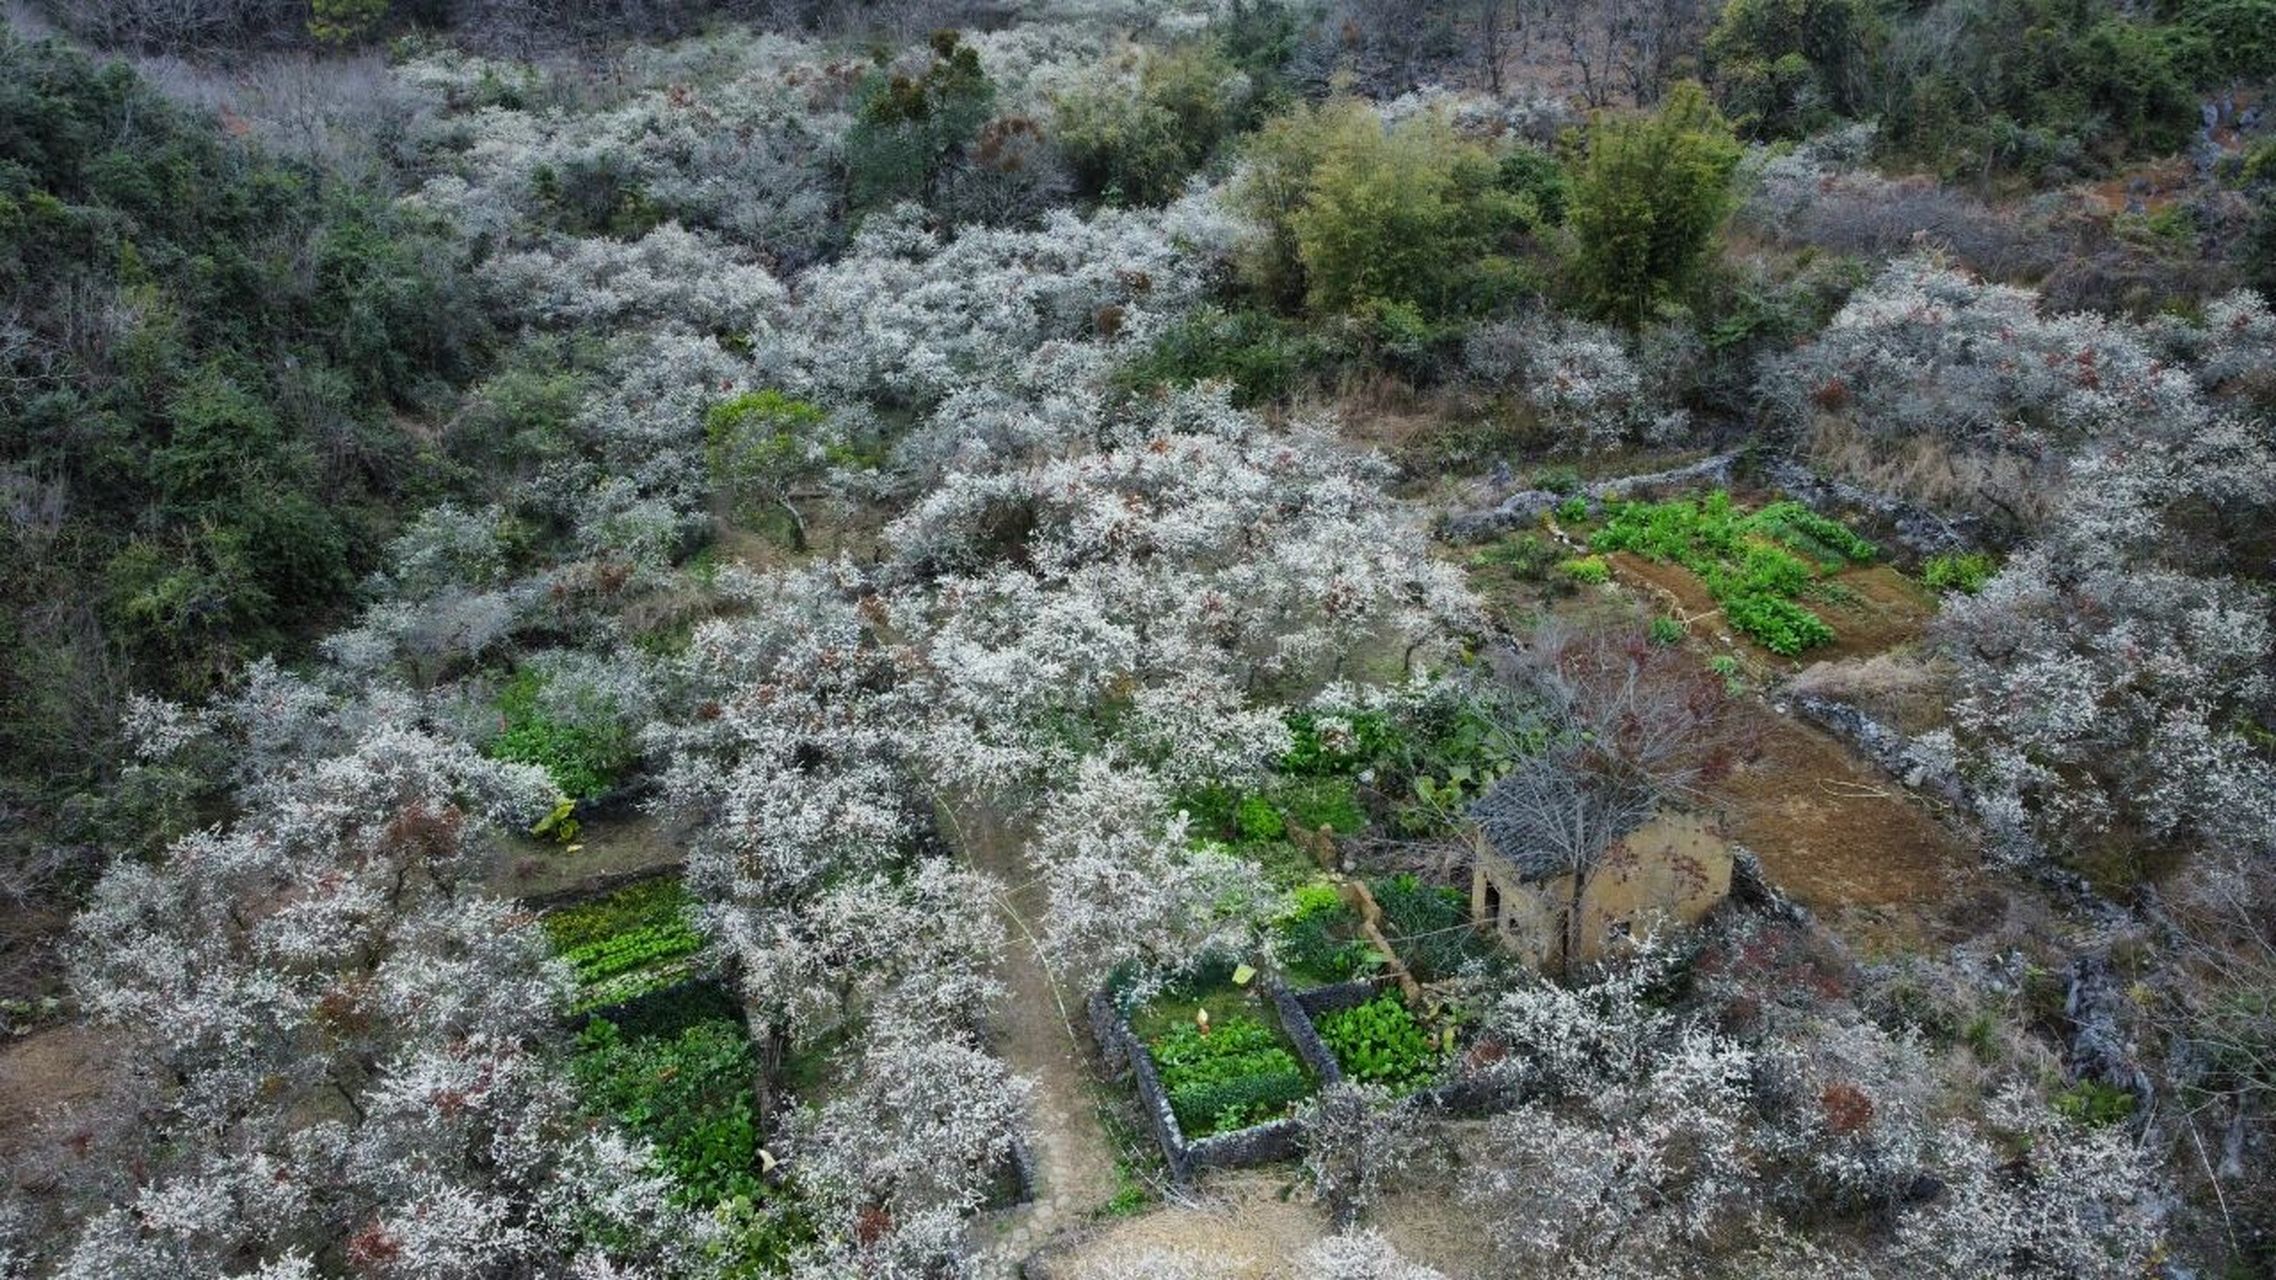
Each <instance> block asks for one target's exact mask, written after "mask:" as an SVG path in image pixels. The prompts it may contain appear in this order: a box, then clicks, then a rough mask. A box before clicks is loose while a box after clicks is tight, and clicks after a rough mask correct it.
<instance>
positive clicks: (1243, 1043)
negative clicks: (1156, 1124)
mask: <svg viewBox="0 0 2276 1280" xmlns="http://www.w3.org/2000/svg"><path fill="white" fill-rule="evenodd" d="M1147 1048H1148V1049H1149V1050H1150V1051H1151V1052H1152V1054H1153V1056H1154V1065H1155V1066H1156V1067H1157V1068H1159V1069H1160V1071H1161V1075H1162V1089H1163V1091H1164V1092H1166V1093H1167V1094H1168V1095H1169V1099H1170V1110H1171V1111H1172V1112H1174V1113H1175V1114H1176V1115H1177V1121H1178V1127H1179V1128H1181V1129H1183V1130H1184V1131H1185V1133H1186V1135H1187V1136H1189V1137H1202V1136H1205V1135H1207V1134H1212V1133H1226V1132H1229V1131H1231V1130H1234V1129H1240V1128H1244V1127H1246V1126H1248V1125H1252V1124H1257V1123H1260V1122H1262V1121H1265V1120H1270V1119H1272V1118H1274V1117H1275V1116H1278V1115H1283V1114H1286V1112H1287V1111H1288V1108H1289V1107H1290V1106H1292V1105H1294V1104H1295V1103H1296V1102H1297V1101H1298V1100H1300V1099H1302V1098H1304V1097H1306V1096H1308V1095H1309V1094H1310V1093H1311V1092H1312V1085H1311V1081H1310V1080H1309V1079H1307V1078H1306V1077H1305V1074H1304V1068H1303V1064H1301V1063H1299V1062H1298V1061H1297V1060H1296V1055H1295V1054H1293V1053H1290V1052H1289V1051H1288V1049H1287V1047H1286V1046H1284V1045H1283V1044H1282V1043H1281V1041H1280V1037H1279V1036H1278V1035H1277V1034H1275V1033H1274V1031H1273V1029H1272V1028H1271V1027H1268V1026H1266V1025H1265V1024H1264V1023H1263V1022H1262V1021H1260V1020H1258V1019H1256V1018H1251V1017H1246V1016H1239V1015H1236V1016H1233V1017H1228V1018H1224V1019H1222V1020H1220V1021H1219V1022H1218V1023H1217V1024H1215V1025H1212V1026H1211V1027H1210V1029H1209V1034H1208V1035H1203V1034H1201V1029H1200V1028H1199V1027H1194V1026H1179V1027H1177V1028H1175V1029H1173V1030H1171V1031H1170V1032H1168V1033H1167V1034H1164V1035H1163V1036H1161V1037H1159V1038H1158V1039H1156V1040H1155V1041H1154V1042H1153V1043H1152V1044H1151V1045H1149V1046H1147Z"/></svg>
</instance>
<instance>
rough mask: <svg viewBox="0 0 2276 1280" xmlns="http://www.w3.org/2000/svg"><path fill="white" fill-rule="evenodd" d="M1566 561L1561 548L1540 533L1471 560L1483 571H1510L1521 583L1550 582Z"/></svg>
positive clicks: (1521, 536)
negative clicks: (1550, 578) (1559, 566)
mask: <svg viewBox="0 0 2276 1280" xmlns="http://www.w3.org/2000/svg"><path fill="white" fill-rule="evenodd" d="M1564 559H1565V556H1564V553H1563V551H1562V550H1560V549H1559V548H1558V547H1557V545H1556V544H1555V543H1553V542H1551V541H1549V540H1548V539H1547V538H1544V537H1542V536H1541V535H1540V534H1537V533H1521V534H1518V535H1516V536H1515V537H1510V538H1504V539H1503V540H1502V541H1500V542H1497V543H1495V544H1493V545H1492V546H1490V547H1487V548H1486V549H1485V550H1483V551H1480V552H1478V553H1477V554H1476V555H1473V556H1471V557H1470V563H1471V564H1472V565H1475V566H1478V567H1481V568H1494V569H1506V570H1508V571H1509V575H1510V576H1511V577H1513V578H1516V579H1517V580H1519V581H1520V582H1546V581H1547V580H1548V578H1549V575H1550V574H1551V573H1552V572H1554V571H1555V570H1556V568H1557V565H1558V563H1559V562H1561V561H1562V560H1564Z"/></svg>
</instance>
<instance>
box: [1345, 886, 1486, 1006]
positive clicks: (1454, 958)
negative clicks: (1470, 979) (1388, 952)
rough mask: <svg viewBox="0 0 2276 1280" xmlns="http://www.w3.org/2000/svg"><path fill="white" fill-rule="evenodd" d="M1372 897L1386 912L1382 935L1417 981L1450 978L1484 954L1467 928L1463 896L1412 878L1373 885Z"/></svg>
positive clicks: (1467, 908) (1466, 905) (1467, 904)
mask: <svg viewBox="0 0 2276 1280" xmlns="http://www.w3.org/2000/svg"><path fill="white" fill-rule="evenodd" d="M1367 888H1368V891H1369V892H1370V893H1372V894H1374V895H1375V905H1376V906H1378V907H1381V908H1382V909H1383V932H1384V934H1385V936H1386V937H1388V938H1389V939H1390V942H1391V946H1392V948H1393V949H1394V950H1396V951H1397V952H1398V953H1399V959H1401V960H1402V961H1404V962H1406V965H1407V967H1408V968H1409V969H1411V970H1413V971H1414V974H1415V976H1416V977H1417V978H1419V979H1421V980H1422V981H1424V982H1435V981H1438V980H1439V979H1442V978H1449V977H1452V976H1454V974H1455V973H1456V972H1457V971H1458V970H1459V969H1460V968H1461V967H1462V965H1463V963H1464V962H1465V961H1467V960H1469V959H1471V958H1472V957H1473V956H1475V955H1477V954H1478V952H1479V945H1478V939H1477V935H1476V934H1474V933H1473V932H1472V931H1471V930H1470V929H1468V928H1466V927H1465V926H1467V925H1468V924H1469V922H1470V899H1469V897H1468V896H1467V895H1466V894H1464V893H1463V892H1462V891H1461V890H1459V889H1455V888H1452V887H1450V886H1446V885H1434V884H1427V883H1425V882H1424V881H1423V880H1422V879H1421V878H1420V877H1418V876H1416V875H1415V874H1413V873H1412V872H1402V873H1400V874H1398V875H1395V876H1389V877H1386V878H1384V879H1380V880H1371V881H1369V882H1368V885H1367Z"/></svg>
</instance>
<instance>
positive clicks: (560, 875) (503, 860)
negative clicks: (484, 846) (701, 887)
mask: <svg viewBox="0 0 2276 1280" xmlns="http://www.w3.org/2000/svg"><path fill="white" fill-rule="evenodd" d="M686 853H687V851H686V850H685V849H683V848H682V847H681V846H680V842H679V840H678V839H676V838H675V837H674V834H673V833H672V832H671V831H670V830H669V829H668V828H667V827H666V826H665V824H664V823H663V822H662V821H660V820H659V819H657V818H655V817H652V816H650V815H648V814H645V813H636V814H630V815H627V816H625V817H621V818H619V817H608V818H588V819H586V820H585V825H584V829H583V830H581V831H579V832H578V833H577V838H576V839H575V840H573V841H571V842H570V843H569V844H567V845H559V844H552V843H548V842H546V841H541V840H536V839H531V838H528V837H524V836H509V837H501V838H500V839H499V840H498V847H497V852H496V853H495V855H493V861H492V863H491V872H490V881H489V886H490V891H491V892H492V893H495V894H498V895H499V896H501V897H507V898H532V897H538V896H541V895H544V894H552V893H559V892H561V891H562V890H565V889H573V888H575V887H577V886H578V885H581V884H584V883H585V882H587V881H599V880H604V879H606V878H608V877H611V876H616V875H621V874H623V873H625V872H631V871H642V870H646V869H648V868H651V867H663V866H669V865H671V864H672V863H675V862H678V861H680V860H681V859H682V858H684V857H685V856H686Z"/></svg>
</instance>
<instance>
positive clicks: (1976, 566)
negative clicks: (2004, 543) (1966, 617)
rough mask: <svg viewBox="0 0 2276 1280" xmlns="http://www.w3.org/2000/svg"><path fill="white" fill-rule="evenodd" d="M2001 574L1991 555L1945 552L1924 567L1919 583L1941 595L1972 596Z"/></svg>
mask: <svg viewBox="0 0 2276 1280" xmlns="http://www.w3.org/2000/svg"><path fill="white" fill-rule="evenodd" d="M1998 571H1999V564H1998V562H1997V561H1995V560H1993V559H1992V556H1991V553H1990V552H1988V551H1946V552H1943V553H1941V554H1938V555H1933V556H1930V557H1929V558H1928V559H1927V560H1926V561H1924V562H1923V563H1922V564H1921V566H1920V580H1921V581H1922V582H1925V583H1927V584H1928V585H1929V586H1930V587H1933V588H1935V589H1936V590H1938V591H1958V592H1961V593H1963V594H1965V595H1971V596H1972V595H1974V594H1976V593H1977V592H1978V591H1981V590H1983V589H1984V584H1985V583H1986V582H1989V581H1991V576H1992V575H1993V574H1994V573H1997V572H1998Z"/></svg>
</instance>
